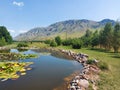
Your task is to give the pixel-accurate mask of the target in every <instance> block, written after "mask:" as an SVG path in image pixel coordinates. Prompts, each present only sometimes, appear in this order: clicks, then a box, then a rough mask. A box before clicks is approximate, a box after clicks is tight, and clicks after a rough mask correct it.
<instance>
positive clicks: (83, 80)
mask: <svg viewBox="0 0 120 90" xmlns="http://www.w3.org/2000/svg"><path fill="white" fill-rule="evenodd" d="M78 86H80V87H83V88H88V87H89V82H88V81H87V80H85V79H80V81H79V82H78Z"/></svg>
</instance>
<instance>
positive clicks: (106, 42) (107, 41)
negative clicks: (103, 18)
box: [100, 23, 113, 50]
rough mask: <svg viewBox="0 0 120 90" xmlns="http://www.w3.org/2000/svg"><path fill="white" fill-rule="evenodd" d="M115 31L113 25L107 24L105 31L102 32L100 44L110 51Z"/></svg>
mask: <svg viewBox="0 0 120 90" xmlns="http://www.w3.org/2000/svg"><path fill="white" fill-rule="evenodd" d="M112 38H113V29H112V25H111V23H107V24H106V25H105V27H104V30H103V31H101V32H100V44H101V45H102V46H103V47H104V48H105V49H106V50H110V49H111V46H112Z"/></svg>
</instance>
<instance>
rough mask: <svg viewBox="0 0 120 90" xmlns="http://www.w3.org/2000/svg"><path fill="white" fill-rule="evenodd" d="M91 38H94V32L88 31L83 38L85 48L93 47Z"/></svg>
mask: <svg viewBox="0 0 120 90" xmlns="http://www.w3.org/2000/svg"><path fill="white" fill-rule="evenodd" d="M91 38H92V31H90V30H89V29H88V30H87V31H86V33H85V35H84V36H82V37H81V39H82V41H83V42H84V43H83V45H84V46H85V47H88V46H91Z"/></svg>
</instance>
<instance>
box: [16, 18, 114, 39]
mask: <svg viewBox="0 0 120 90" xmlns="http://www.w3.org/2000/svg"><path fill="white" fill-rule="evenodd" d="M108 22H110V23H112V25H115V21H114V20H110V19H104V20H102V21H99V22H97V21H92V20H86V19H82V20H67V21H61V22H57V23H54V24H51V25H50V26H48V27H37V28H33V29H31V30H29V31H28V32H26V33H22V34H20V35H18V36H16V37H15V38H14V40H17V41H24V40H33V41H34V40H45V39H52V38H54V37H55V36H58V35H59V36H61V37H62V38H66V33H67V37H71V38H72V37H80V36H81V35H83V33H85V31H86V30H87V29H91V30H96V29H100V28H102V27H104V26H105V24H106V23H108Z"/></svg>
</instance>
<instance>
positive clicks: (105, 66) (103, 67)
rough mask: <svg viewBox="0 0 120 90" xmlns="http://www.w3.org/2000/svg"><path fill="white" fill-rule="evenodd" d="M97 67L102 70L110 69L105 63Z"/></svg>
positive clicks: (100, 63)
mask: <svg viewBox="0 0 120 90" xmlns="http://www.w3.org/2000/svg"><path fill="white" fill-rule="evenodd" d="M97 65H98V67H99V68H100V69H101V70H108V69H109V68H108V64H107V63H105V62H102V61H100V62H99V63H98V64H97Z"/></svg>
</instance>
